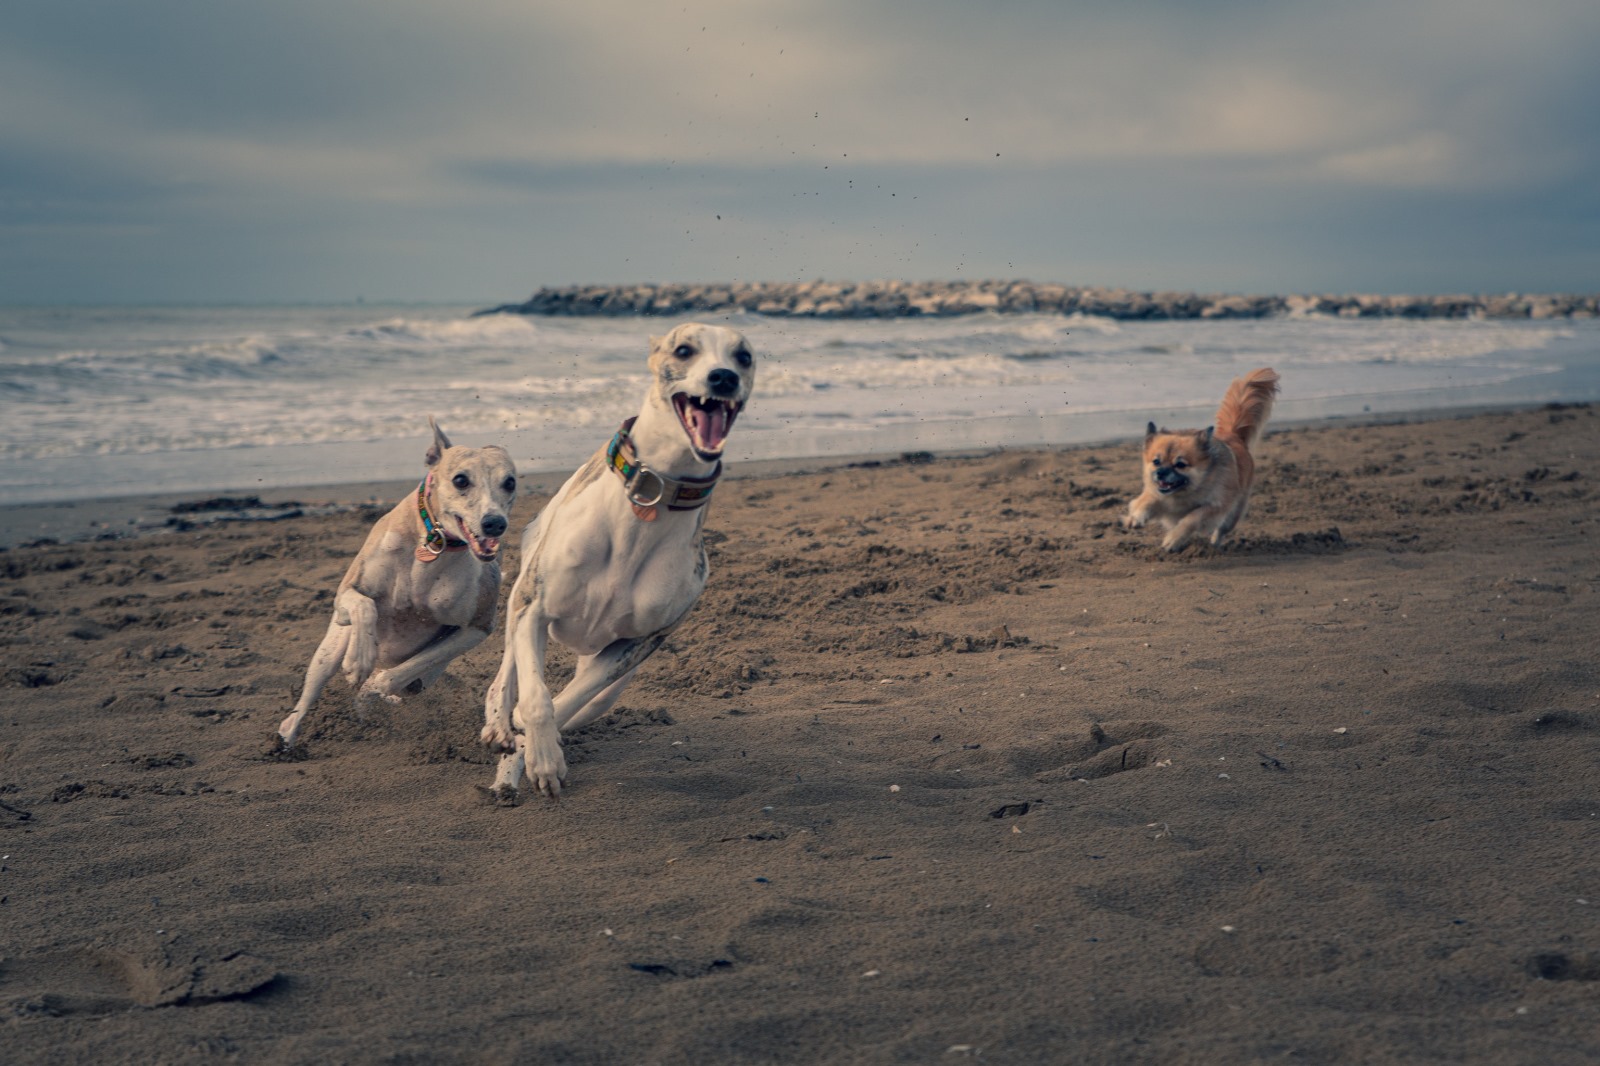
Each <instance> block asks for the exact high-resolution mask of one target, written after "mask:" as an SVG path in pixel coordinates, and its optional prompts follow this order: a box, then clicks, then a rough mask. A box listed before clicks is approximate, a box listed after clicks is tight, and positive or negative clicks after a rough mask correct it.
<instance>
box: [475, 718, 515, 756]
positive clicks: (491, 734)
mask: <svg viewBox="0 0 1600 1066" xmlns="http://www.w3.org/2000/svg"><path fill="white" fill-rule="evenodd" d="M478 735H479V736H480V737H481V738H482V739H483V742H484V743H485V744H487V745H488V746H489V750H490V751H508V752H509V751H516V750H517V734H516V733H515V732H514V731H513V730H512V728H511V723H510V722H509V721H505V722H490V723H489V724H488V725H486V726H484V727H483V732H482V733H480V734H478Z"/></svg>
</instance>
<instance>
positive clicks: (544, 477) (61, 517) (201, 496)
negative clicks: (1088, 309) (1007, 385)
mask: <svg viewBox="0 0 1600 1066" xmlns="http://www.w3.org/2000/svg"><path fill="white" fill-rule="evenodd" d="M1569 406H1571V407H1586V406H1588V401H1580V402H1577V403H1573V404H1565V403H1559V402H1550V401H1542V402H1529V403H1509V404H1475V405H1471V406H1464V407H1454V408H1416V409H1410V410H1405V411H1395V412H1363V413H1361V414H1359V415H1353V414H1326V415H1320V416H1317V417H1312V418H1275V419H1274V420H1273V421H1272V422H1271V423H1270V424H1269V426H1268V428H1267V433H1266V436H1265V437H1264V438H1263V440H1266V441H1270V440H1271V438H1272V436H1273V434H1275V433H1279V432H1283V431H1285V430H1291V429H1293V430H1306V429H1316V428H1319V427H1334V426H1339V427H1361V426H1380V425H1420V424H1425V423H1428V422H1437V421H1452V420H1459V419H1464V418H1472V417H1475V416H1478V415H1485V414H1502V413H1515V412H1519V411H1531V410H1540V409H1558V408H1562V407H1569ZM1137 440H1138V436H1137V435H1122V436H1107V437H1102V438H1097V439H1091V440H1074V441H1067V442H1060V443H1023V444H1015V445H1009V444H1000V445H992V446H978V447H971V446H968V447H954V448H934V449H923V448H916V449H911V450H906V449H885V450H881V451H862V452H855V453H848V454H842V455H823V456H811V457H786V458H765V459H743V460H735V461H731V462H729V464H728V471H727V474H726V475H725V477H726V479H727V480H728V481H750V480H764V479H768V478H780V477H786V476H792V475H801V474H816V473H825V472H829V471H834V470H846V469H852V468H864V467H866V468H870V467H879V466H887V465H895V464H899V463H908V457H911V456H916V457H918V459H919V460H920V459H921V457H923V456H926V457H928V459H930V460H932V461H949V460H955V459H978V458H986V457H993V456H996V455H1003V454H1007V453H1013V454H1035V453H1036V454H1059V453H1067V452H1074V451H1082V450H1087V449H1095V448H1107V447H1114V446H1118V445H1130V446H1131V445H1132V443H1133V442H1135V441H1137ZM1130 454H1131V453H1130ZM580 462H581V460H580ZM576 466H577V464H576V463H574V464H571V465H569V466H563V467H560V468H556V467H550V468H546V469H526V468H519V470H518V474H517V476H518V479H519V482H520V485H519V488H518V497H519V498H520V497H522V496H527V495H534V496H550V495H552V494H554V493H555V491H556V490H557V489H559V488H560V487H561V485H562V484H563V483H564V482H565V481H566V479H567V478H568V477H569V476H570V475H571V473H572V470H574V469H576ZM1130 468H1131V463H1130ZM414 487H415V480H414V479H410V478H405V479H382V480H355V481H348V482H333V483H329V484H321V485H300V486H294V485H286V486H275V487H271V488H261V487H257V488H253V489H246V488H222V489H211V488H203V489H195V490H192V491H181V490H167V491H162V492H151V493H130V494H125V495H119V496H89V497H83V498H72V499H63V500H47V501H37V502H24V503H14V504H10V505H9V506H7V507H4V508H0V552H5V551H10V550H13V549H17V548H25V547H36V546H42V545H46V544H52V543H54V544H81V543H85V542H93V541H103V540H126V539H129V538H133V537H144V536H152V535H155V534H160V533H166V532H174V531H178V532H182V531H185V530H187V529H192V528H195V527H200V526H220V525H233V524H240V523H245V524H249V523H258V522H273V521H284V520H288V519H296V518H302V517H318V516H322V515H331V514H340V513H348V512H352V511H357V510H362V509H377V510H376V511H375V513H374V517H376V514H377V513H382V511H386V510H388V509H389V508H390V507H393V506H394V504H395V503H396V502H397V501H398V500H399V499H400V498H401V496H402V495H404V494H405V493H406V492H408V491H409V490H411V489H412V488H414ZM227 501H233V502H235V503H236V504H237V506H228V505H225V504H226V502H227ZM197 504H198V505H202V506H200V507H199V508H198V509H196V507H195V505H197Z"/></svg>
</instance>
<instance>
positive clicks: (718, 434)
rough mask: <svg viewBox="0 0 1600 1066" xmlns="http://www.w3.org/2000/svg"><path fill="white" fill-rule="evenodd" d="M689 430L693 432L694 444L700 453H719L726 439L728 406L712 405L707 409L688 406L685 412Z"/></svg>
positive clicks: (694, 405)
mask: <svg viewBox="0 0 1600 1066" xmlns="http://www.w3.org/2000/svg"><path fill="white" fill-rule="evenodd" d="M685 413H686V414H687V415H688V417H689V428H690V429H691V430H693V431H694V439H695V443H696V444H697V445H699V446H700V449H701V450H702V451H707V452H720V451H721V450H722V445H723V444H724V443H725V442H726V441H727V439H728V405H727V404H722V403H714V404H711V405H710V406H709V407H701V406H700V405H699V404H693V403H691V404H689V409H688V410H687V411H686V412H685Z"/></svg>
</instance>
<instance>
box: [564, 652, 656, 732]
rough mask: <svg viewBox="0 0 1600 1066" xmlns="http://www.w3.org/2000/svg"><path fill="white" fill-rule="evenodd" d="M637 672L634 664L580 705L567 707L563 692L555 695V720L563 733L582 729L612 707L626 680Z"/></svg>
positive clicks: (620, 695) (630, 678)
mask: <svg viewBox="0 0 1600 1066" xmlns="http://www.w3.org/2000/svg"><path fill="white" fill-rule="evenodd" d="M638 672H639V668H638V667H637V666H636V667H634V668H633V669H632V670H629V671H628V672H627V673H625V674H623V675H622V676H621V677H619V678H617V679H616V680H615V681H613V682H611V684H609V685H607V686H606V687H605V688H603V689H601V690H600V694H599V695H598V696H595V697H594V698H593V699H591V700H590V701H589V702H588V703H585V704H584V705H583V706H581V707H576V708H568V707H567V706H566V702H565V696H566V695H567V694H566V693H565V692H563V693H561V695H560V696H557V697H556V722H557V724H559V725H560V726H561V731H562V732H563V733H565V732H568V731H570V730H573V729H582V728H583V727H584V726H586V725H588V724H589V723H590V722H593V721H595V720H596V719H598V718H599V717H600V716H601V715H603V714H605V713H606V712H607V711H609V710H610V709H611V708H612V707H614V706H616V703H617V700H619V699H621V698H622V690H623V689H625V688H627V687H628V682H629V681H632V680H633V675H634V674H637V673H638Z"/></svg>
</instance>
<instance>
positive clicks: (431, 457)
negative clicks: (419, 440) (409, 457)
mask: <svg viewBox="0 0 1600 1066" xmlns="http://www.w3.org/2000/svg"><path fill="white" fill-rule="evenodd" d="M428 427H429V428H430V429H432V430H433V443H432V444H430V445H428V454H427V455H425V456H423V457H422V461H423V462H425V463H427V464H428V465H429V466H432V465H433V464H435V463H437V462H438V461H439V460H440V459H443V458H444V450H445V449H446V448H448V447H450V438H449V437H447V436H445V435H444V430H442V429H440V428H439V423H437V422H435V421H434V420H433V416H432V415H429V416H428Z"/></svg>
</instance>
